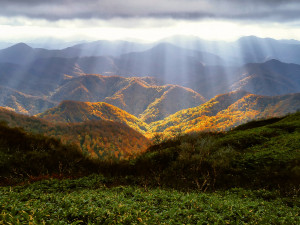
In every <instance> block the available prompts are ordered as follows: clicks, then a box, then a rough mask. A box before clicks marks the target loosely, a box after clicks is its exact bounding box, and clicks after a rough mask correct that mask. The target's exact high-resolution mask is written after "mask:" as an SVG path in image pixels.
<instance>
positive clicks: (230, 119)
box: [150, 91, 300, 133]
mask: <svg viewBox="0 0 300 225" xmlns="http://www.w3.org/2000/svg"><path fill="white" fill-rule="evenodd" d="M299 105H300V94H299V93H298V94H289V95H282V96H274V97H268V96H260V95H253V94H250V93H248V92H245V91H236V92H231V93H228V94H223V95H218V96H216V97H215V98H213V99H211V100H210V101H208V102H206V103H204V104H202V105H200V106H198V107H195V108H190V109H186V110H181V111H179V112H177V113H175V114H173V115H171V116H169V117H167V118H165V119H164V120H161V121H157V122H154V123H152V124H150V132H166V133H169V132H171V133H172V132H173V133H174V132H176V131H180V132H192V131H224V130H227V129H229V128H230V127H234V126H237V125H239V124H241V123H245V122H247V121H249V120H253V119H257V118H263V117H273V116H282V115H285V114H287V113H292V112H296V111H297V110H299V108H300V107H299Z"/></svg>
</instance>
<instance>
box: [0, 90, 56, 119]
mask: <svg viewBox="0 0 300 225" xmlns="http://www.w3.org/2000/svg"><path fill="white" fill-rule="evenodd" d="M55 105H56V103H55V102H53V101H50V100H47V99H46V98H41V97H36V96H31V95H26V94H24V93H21V92H18V91H15V90H13V89H11V88H6V87H2V86H0V106H5V107H7V108H9V109H11V110H13V111H16V112H18V113H23V114H28V115H33V114H37V113H41V112H43V111H45V110H46V109H48V108H52V107H54V106H55Z"/></svg>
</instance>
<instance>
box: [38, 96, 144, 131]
mask: <svg viewBox="0 0 300 225" xmlns="http://www.w3.org/2000/svg"><path fill="white" fill-rule="evenodd" d="M37 117H39V118H42V119H45V120H47V121H51V122H68V123H74V122H84V121H90V120H110V121H114V122H119V123H122V124H126V125H128V126H130V127H132V128H133V129H135V130H137V131H139V132H140V133H145V131H147V129H148V124H146V123H144V122H142V121H141V120H139V119H138V118H136V117H135V116H133V115H131V114H129V113H127V112H125V111H124V110H121V109H119V108H117V107H115V106H113V105H110V104H107V103H104V102H96V103H92V102H75V101H63V102H62V103H60V104H59V105H58V106H56V107H54V108H51V109H49V110H47V111H46V112H44V113H41V114H38V115H37Z"/></svg>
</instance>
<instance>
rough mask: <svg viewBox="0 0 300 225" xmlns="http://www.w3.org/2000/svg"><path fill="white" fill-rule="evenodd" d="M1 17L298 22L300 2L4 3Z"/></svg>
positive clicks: (82, 0) (145, 0) (100, 0)
mask: <svg viewBox="0 0 300 225" xmlns="http://www.w3.org/2000/svg"><path fill="white" fill-rule="evenodd" d="M0 15H2V16H26V17H32V18H44V19H48V20H58V19H75V18H102V19H110V18H116V17H125V18H135V17H149V18H162V17H172V18H181V19H199V18H200V19H201V18H225V19H251V20H253V19H257V20H275V21H294V20H299V19H300V2H299V1H298V0H48V1H41V0H0Z"/></svg>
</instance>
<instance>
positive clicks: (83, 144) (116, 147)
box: [0, 107, 148, 160]
mask: <svg viewBox="0 0 300 225" xmlns="http://www.w3.org/2000/svg"><path fill="white" fill-rule="evenodd" d="M0 121H5V122H7V123H8V125H9V126H10V127H22V128H23V129H24V130H25V131H27V132H32V133H35V134H42V135H45V136H49V137H54V138H58V139H60V140H61V142H62V143H64V144H76V145H77V146H78V147H79V148H80V149H81V151H82V152H83V153H84V154H86V155H88V156H90V157H99V158H101V159H110V160H113V159H124V158H128V157H130V156H132V155H136V154H139V153H141V152H143V151H145V150H146V148H147V144H148V139H146V138H145V137H144V136H143V135H142V134H141V133H139V132H137V131H135V130H134V129H132V128H130V127H129V126H127V125H125V124H121V123H118V122H113V121H110V120H98V121H86V122H82V123H51V122H49V121H46V120H43V119H39V118H36V117H29V116H25V115H20V114H17V113H14V112H12V111H9V110H7V109H4V108H2V107H0Z"/></svg>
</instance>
